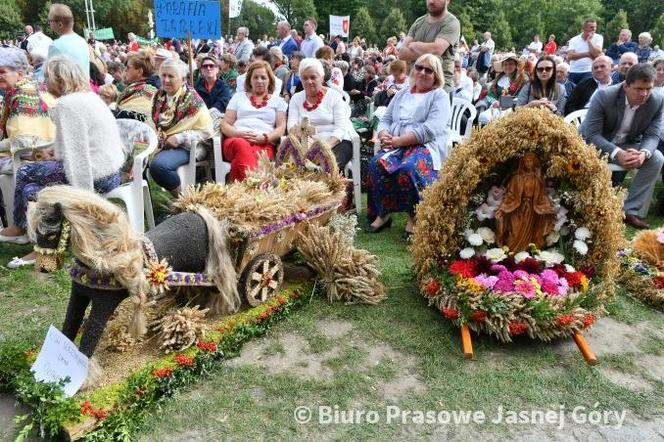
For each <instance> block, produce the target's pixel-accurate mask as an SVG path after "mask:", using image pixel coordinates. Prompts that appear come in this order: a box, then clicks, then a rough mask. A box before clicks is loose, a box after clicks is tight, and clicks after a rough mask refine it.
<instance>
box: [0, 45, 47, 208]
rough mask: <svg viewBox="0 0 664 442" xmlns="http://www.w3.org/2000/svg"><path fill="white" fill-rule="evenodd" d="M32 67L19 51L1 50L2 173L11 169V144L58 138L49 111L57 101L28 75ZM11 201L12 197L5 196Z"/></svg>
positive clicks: (0, 118) (0, 124) (0, 117)
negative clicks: (2, 95) (2, 98)
mask: <svg viewBox="0 0 664 442" xmlns="http://www.w3.org/2000/svg"><path fill="white" fill-rule="evenodd" d="M28 67H29V64H28V59H27V57H26V56H25V53H24V52H23V51H21V50H19V49H11V48H0V91H1V92H2V93H3V94H4V100H2V106H0V131H1V133H2V135H3V136H4V138H3V139H2V141H0V173H3V172H5V171H8V170H11V167H12V162H11V152H10V143H13V144H14V145H20V146H31V145H39V144H45V143H48V142H50V141H51V140H53V138H54V137H55V126H54V125H53V121H51V118H50V117H49V115H48V108H49V106H52V105H53V103H54V102H55V100H54V99H53V97H52V96H51V95H50V94H48V93H47V92H46V91H42V90H40V88H39V85H38V84H37V83H36V82H35V81H33V80H32V79H30V78H29V77H27V76H26V72H27V70H28ZM3 197H4V198H9V197H10V196H9V195H4V196H3Z"/></svg>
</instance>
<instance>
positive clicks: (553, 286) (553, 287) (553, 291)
mask: <svg viewBox="0 0 664 442" xmlns="http://www.w3.org/2000/svg"><path fill="white" fill-rule="evenodd" d="M542 290H543V291H544V292H545V293H546V294H548V295H554V296H557V295H558V290H559V287H558V284H557V283H555V282H553V281H551V280H548V279H545V280H544V281H542Z"/></svg>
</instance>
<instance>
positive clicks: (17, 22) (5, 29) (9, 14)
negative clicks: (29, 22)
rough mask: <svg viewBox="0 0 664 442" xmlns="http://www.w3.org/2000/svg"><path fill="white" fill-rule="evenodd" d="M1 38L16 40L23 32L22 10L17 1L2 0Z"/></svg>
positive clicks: (0, 5) (0, 7)
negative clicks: (17, 35) (20, 32)
mask: <svg viewBox="0 0 664 442" xmlns="http://www.w3.org/2000/svg"><path fill="white" fill-rule="evenodd" d="M0 10H2V13H1V14H0V38H15V37H16V34H18V32H19V31H22V30H23V19H22V17H21V10H20V9H19V7H18V5H17V4H16V1H15V0H0Z"/></svg>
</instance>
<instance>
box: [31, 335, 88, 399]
mask: <svg viewBox="0 0 664 442" xmlns="http://www.w3.org/2000/svg"><path fill="white" fill-rule="evenodd" d="M30 370H31V371H32V372H33V373H34V375H35V379H36V380H37V381H44V382H58V381H60V380H61V379H64V378H66V377H67V376H69V378H70V381H69V382H68V383H66V384H65V386H64V392H65V395H66V396H69V397H71V396H73V395H74V394H76V392H77V391H78V389H79V388H81V385H83V382H84V381H85V378H86V376H87V375H88V357H87V356H85V355H84V354H83V353H81V352H80V351H78V348H76V345H74V343H73V342H71V341H70V340H69V339H68V338H67V337H66V336H65V335H63V334H62V332H61V331H60V330H58V329H57V328H55V327H53V326H52V325H51V326H50V327H49V328H48V333H46V339H44V345H43V346H42V348H41V350H40V352H39V354H38V355H37V359H36V360H35V363H34V364H32V368H31V369H30Z"/></svg>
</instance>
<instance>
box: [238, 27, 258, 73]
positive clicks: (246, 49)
mask: <svg viewBox="0 0 664 442" xmlns="http://www.w3.org/2000/svg"><path fill="white" fill-rule="evenodd" d="M236 38H237V44H236V46H235V58H236V59H237V61H244V62H245V63H247V64H248V63H249V59H250V58H251V53H252V51H253V50H254V43H253V42H252V41H251V40H249V29H248V28H246V27H244V26H242V27H239V28H237V35H236Z"/></svg>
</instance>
